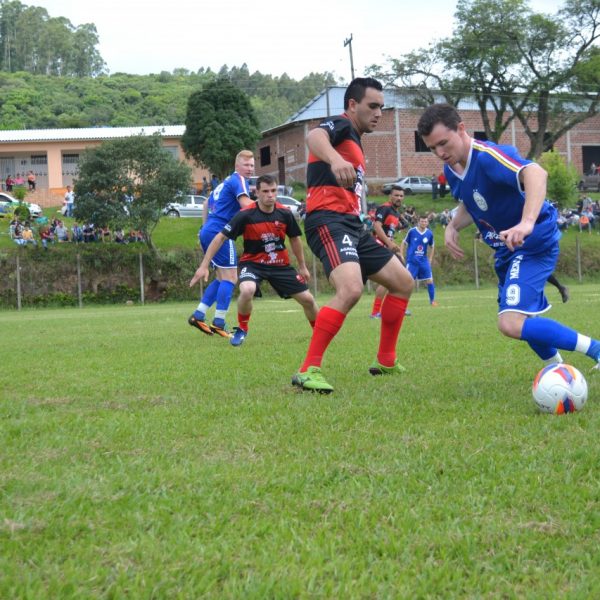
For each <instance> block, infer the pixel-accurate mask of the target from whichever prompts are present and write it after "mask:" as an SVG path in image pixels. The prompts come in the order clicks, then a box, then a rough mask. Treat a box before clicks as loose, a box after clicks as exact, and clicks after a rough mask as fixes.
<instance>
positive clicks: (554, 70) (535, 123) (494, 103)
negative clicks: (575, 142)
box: [370, 0, 600, 157]
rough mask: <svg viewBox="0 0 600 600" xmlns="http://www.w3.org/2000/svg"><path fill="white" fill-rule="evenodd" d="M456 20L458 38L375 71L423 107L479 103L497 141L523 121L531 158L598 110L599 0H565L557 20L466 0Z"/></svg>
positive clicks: (518, 4)
mask: <svg viewBox="0 0 600 600" xmlns="http://www.w3.org/2000/svg"><path fill="white" fill-rule="evenodd" d="M455 18H456V26H455V29H454V32H453V35H452V37H450V38H448V39H444V40H441V41H439V42H437V43H434V44H432V45H431V47H430V48H429V49H428V50H423V49H421V50H417V51H415V52H412V53H410V54H408V55H406V56H405V57H403V58H401V59H394V60H391V61H390V67H391V68H390V69H389V70H384V69H382V68H381V67H378V66H376V65H374V66H373V67H371V69H370V72H371V73H372V74H375V75H378V76H380V77H381V78H383V79H385V80H386V81H387V82H388V83H391V84H399V85H401V86H403V87H405V88H407V89H408V90H410V91H411V93H413V94H414V96H415V105H416V106H421V105H423V104H430V103H432V102H434V101H439V99H440V96H442V97H443V98H444V100H445V101H447V102H449V103H451V104H455V105H456V104H457V103H458V102H459V101H460V100H465V99H471V100H473V99H474V100H475V102H476V103H477V106H478V108H479V112H480V114H481V118H482V122H483V126H484V129H485V132H486V135H487V137H488V139H491V140H493V141H498V140H499V138H500V136H501V135H502V133H503V132H504V131H505V129H506V128H507V127H508V126H509V125H510V123H511V121H512V120H513V119H517V120H518V121H519V122H520V123H521V125H522V126H523V129H524V131H525V134H526V135H527V136H528V138H529V142H530V148H529V152H528V156H529V157H537V156H539V155H540V154H541V153H542V152H543V151H544V150H548V149H550V148H551V147H552V145H553V144H554V143H555V142H556V140H558V139H559V138H560V137H562V136H563V135H564V134H565V133H566V132H567V131H569V130H570V129H572V128H573V127H574V126H575V125H577V124H578V123H581V122H582V121H584V120H586V119H588V118H589V117H591V116H593V115H595V114H597V113H598V111H599V109H600V50H599V49H598V47H597V45H596V42H597V41H598V39H600V2H599V1H598V0H566V2H565V4H564V6H563V8H562V9H561V10H560V11H559V12H558V13H557V14H556V15H554V16H549V15H546V14H540V13H534V12H532V11H531V10H530V9H529V7H528V4H527V1H526V0H459V2H458V4H457V11H456V14H455ZM490 113H491V114H492V115H493V117H492V118H491V119H490V116H489V115H490Z"/></svg>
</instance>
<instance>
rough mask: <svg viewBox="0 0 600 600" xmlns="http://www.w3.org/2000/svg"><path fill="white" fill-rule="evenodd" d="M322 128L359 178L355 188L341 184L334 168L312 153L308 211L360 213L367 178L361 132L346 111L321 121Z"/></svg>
mask: <svg viewBox="0 0 600 600" xmlns="http://www.w3.org/2000/svg"><path fill="white" fill-rule="evenodd" d="M319 128H320V129H323V131H325V132H327V134H328V135H329V140H330V142H331V145H332V146H333V147H334V148H335V150H336V151H337V152H338V153H339V154H340V155H341V156H342V157H343V158H344V159H345V160H347V161H348V162H349V163H352V165H353V166H354V169H355V170H356V176H357V178H356V183H355V185H354V187H353V188H343V187H340V186H339V185H338V183H337V181H336V179H335V177H334V175H333V173H332V171H331V167H330V166H329V165H328V164H327V163H326V162H323V161H322V160H319V159H318V158H317V157H316V156H314V154H312V153H309V155H308V168H307V174H306V186H307V194H306V212H307V213H311V212H313V211H315V210H332V211H335V212H339V213H344V214H351V215H359V214H360V208H361V196H362V190H363V186H364V179H365V155H364V152H363V149H362V145H361V143H360V135H359V133H358V131H356V129H354V127H353V126H352V123H351V121H350V120H349V119H348V117H347V115H345V114H344V115H341V116H338V117H332V118H329V119H327V120H326V121H323V122H321V123H320V124H319Z"/></svg>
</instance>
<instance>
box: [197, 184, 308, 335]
mask: <svg viewBox="0 0 600 600" xmlns="http://www.w3.org/2000/svg"><path fill="white" fill-rule="evenodd" d="M256 195H257V201H256V204H254V205H252V206H250V207H248V208H245V209H243V210H241V211H240V212H238V213H237V214H236V215H235V216H234V217H233V219H231V221H229V223H227V225H225V227H224V228H223V229H222V231H221V232H220V233H219V234H217V235H216V236H215V238H214V240H213V241H212V242H211V243H210V245H209V246H208V248H207V249H206V254H205V255H204V259H203V260H202V262H201V263H200V267H198V270H197V271H196V273H195V275H194V277H193V278H192V281H191V282H190V286H192V285H194V284H195V283H196V282H197V281H199V280H200V279H204V280H205V281H207V280H208V274H209V265H210V261H211V260H212V258H213V256H214V255H215V254H216V253H217V252H218V250H219V248H221V246H222V245H223V243H224V242H225V241H226V240H228V239H230V240H235V239H236V238H237V237H239V236H240V235H242V236H243V238H244V252H243V254H242V257H241V258H240V264H239V266H240V274H239V282H240V295H239V297H238V323H239V327H236V328H235V332H234V334H233V336H232V338H231V339H230V343H231V345H233V346H240V345H241V344H242V343H243V341H244V339H245V338H246V336H247V334H248V323H249V321H250V316H251V313H252V298H253V297H254V294H255V292H256V290H257V288H258V286H259V285H260V283H261V281H263V280H266V281H268V282H269V283H270V284H271V285H272V286H273V288H274V289H275V291H276V292H277V293H278V294H279V295H280V296H281V297H282V298H294V300H296V301H297V302H298V303H299V304H300V305H301V306H302V308H303V309H304V314H305V315H306V318H307V319H308V321H309V323H310V324H311V326H314V324H315V320H316V318H317V312H318V310H319V309H318V307H317V303H316V302H315V299H314V298H313V295H312V294H311V293H310V291H309V290H308V286H307V285H306V282H307V281H308V280H309V279H310V273H309V271H308V268H307V267H306V262H305V260H304V249H303V247H302V241H301V239H300V238H301V236H302V231H301V230H300V227H299V225H298V223H297V222H296V219H295V218H294V215H293V214H292V211H291V210H290V209H289V208H287V207H285V206H283V205H282V204H279V203H278V202H277V181H276V180H275V178H274V177H271V176H270V175H262V176H260V177H259V178H258V180H257V181H256ZM286 236H287V237H288V238H289V240H290V245H291V248H292V252H293V253H294V255H295V257H296V260H297V261H298V271H296V269H294V268H293V267H292V266H291V265H290V258H289V254H288V251H287V248H286V247H285V238H286Z"/></svg>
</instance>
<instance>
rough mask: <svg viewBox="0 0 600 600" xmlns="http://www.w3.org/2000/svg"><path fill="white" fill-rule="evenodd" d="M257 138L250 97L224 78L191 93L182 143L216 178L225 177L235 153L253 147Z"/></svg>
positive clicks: (190, 154) (258, 133) (256, 122)
mask: <svg viewBox="0 0 600 600" xmlns="http://www.w3.org/2000/svg"><path fill="white" fill-rule="evenodd" d="M259 138H260V132H259V130H258V121H257V119H256V116H255V114H254V110H253V108H252V106H251V104H250V99H249V98H248V96H247V95H246V94H245V93H244V92H242V91H240V89H239V88H237V87H236V86H235V85H233V84H232V83H231V82H230V81H229V79H227V78H226V77H219V78H217V79H215V80H214V81H212V82H210V83H209V84H208V85H206V86H205V87H204V89H202V90H200V91H198V92H194V93H193V94H192V95H191V96H190V98H189V100H188V107H187V114H186V117H185V133H184V135H183V137H182V139H181V145H182V146H183V149H184V150H185V153H186V155H187V156H188V157H191V158H193V159H194V160H195V161H196V162H197V163H198V164H199V165H203V166H204V167H206V168H207V169H209V170H210V171H211V172H212V173H214V174H216V175H217V176H218V177H220V178H223V177H225V176H226V175H227V174H228V173H229V172H230V171H231V169H232V167H233V162H234V159H235V155H236V154H237V153H238V152H239V151H240V150H242V149H244V148H249V149H252V148H254V147H255V146H256V143H257V142H258V140H259Z"/></svg>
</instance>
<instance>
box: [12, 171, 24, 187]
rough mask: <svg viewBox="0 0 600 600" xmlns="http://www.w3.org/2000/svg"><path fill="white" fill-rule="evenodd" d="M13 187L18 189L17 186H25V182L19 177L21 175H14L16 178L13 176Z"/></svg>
mask: <svg viewBox="0 0 600 600" xmlns="http://www.w3.org/2000/svg"><path fill="white" fill-rule="evenodd" d="M14 185H15V186H16V187H19V186H24V185H25V180H24V179H23V176H22V175H21V173H17V174H16V176H15V183H14Z"/></svg>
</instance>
